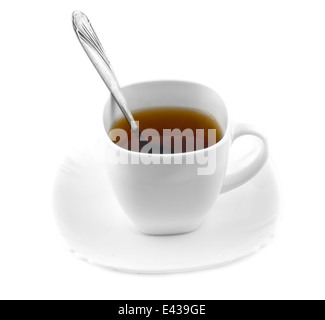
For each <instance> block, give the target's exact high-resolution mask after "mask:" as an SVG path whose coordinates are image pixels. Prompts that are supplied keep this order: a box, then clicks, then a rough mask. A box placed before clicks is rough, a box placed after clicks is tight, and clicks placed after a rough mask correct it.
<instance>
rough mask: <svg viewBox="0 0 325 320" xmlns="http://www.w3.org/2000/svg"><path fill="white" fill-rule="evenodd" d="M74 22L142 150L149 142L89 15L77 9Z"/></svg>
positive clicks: (78, 34)
mask: <svg viewBox="0 0 325 320" xmlns="http://www.w3.org/2000/svg"><path fill="white" fill-rule="evenodd" d="M72 22H73V28H74V30H75V32H76V35H77V37H78V39H79V41H80V43H81V46H82V47H83V48H84V50H85V52H86V53H87V55H88V57H89V59H90V61H91V62H92V63H93V65H94V67H95V68H96V70H97V71H98V73H99V75H100V76H101V77H102V79H103V81H104V82H105V84H106V86H107V88H108V89H109V90H110V92H111V93H112V95H113V97H114V99H115V101H116V103H117V105H118V106H119V108H120V109H121V111H122V113H123V115H124V116H125V118H126V119H127V121H128V123H129V124H130V126H131V129H132V131H133V132H134V133H135V134H136V135H137V137H138V138H139V142H140V150H141V149H142V148H143V147H144V146H145V145H146V144H147V143H148V142H147V141H143V139H141V132H140V130H139V127H138V125H137V123H136V122H135V120H134V118H133V115H132V113H131V111H130V110H129V108H128V106H127V102H126V99H125V97H124V95H123V93H122V91H121V87H120V85H119V83H118V81H117V78H116V76H115V74H114V71H113V69H112V66H111V64H110V62H109V60H108V58H107V56H106V53H105V51H104V48H103V46H102V44H101V43H100V41H99V39H98V36H97V34H96V32H95V30H94V29H93V27H92V25H91V23H90V21H89V19H88V18H87V16H86V15H85V14H84V13H82V12H80V11H75V12H74V13H73V14H72ZM159 149H160V153H173V152H172V151H171V149H169V148H166V147H164V146H163V145H160V146H159ZM151 153H152V151H151Z"/></svg>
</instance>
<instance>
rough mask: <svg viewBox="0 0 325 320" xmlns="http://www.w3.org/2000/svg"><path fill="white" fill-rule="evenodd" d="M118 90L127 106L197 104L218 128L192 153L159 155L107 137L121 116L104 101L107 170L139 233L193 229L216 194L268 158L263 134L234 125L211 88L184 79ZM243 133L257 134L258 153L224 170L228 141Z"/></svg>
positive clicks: (247, 177) (113, 105)
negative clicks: (218, 136)
mask: <svg viewBox="0 0 325 320" xmlns="http://www.w3.org/2000/svg"><path fill="white" fill-rule="evenodd" d="M122 90H123V93H124V94H125V97H126V100H127V101H128V106H129V108H130V110H131V111H137V110H145V109H147V108H151V109H152V108H159V107H180V108H184V109H196V110H199V111H203V112H207V113H210V114H212V115H213V116H214V117H215V118H216V119H217V121H218V123H219V124H220V126H221V128H222V131H223V138H222V140H221V141H219V142H218V143H217V144H215V145H213V146H212V147H209V148H207V149H204V150H199V151H195V152H189V153H183V154H173V155H166V154H162V155H159V154H140V153H136V152H133V151H128V150H125V149H122V148H120V147H119V146H118V145H116V144H115V143H113V142H112V140H111V139H110V138H109V137H108V133H109V132H110V130H111V128H112V125H113V124H114V122H115V121H116V120H118V119H119V118H121V117H122V113H121V111H120V110H119V108H118V106H117V105H116V103H115V101H114V100H113V98H110V99H109V100H108V102H107V103H106V106H105V110H104V128H105V135H106V137H107V143H106V150H105V163H106V169H107V173H108V176H109V180H110V182H111V185H112V188H113V190H114V192H115V195H116V197H117V199H118V201H119V203H120V205H121V207H122V209H123V210H124V212H125V213H126V215H127V216H128V217H129V219H130V220H131V221H132V223H133V224H134V226H135V227H136V229H137V230H139V231H140V232H142V233H145V234H150V235H173V234H182V233H188V232H191V231H194V230H195V229H197V228H198V227H199V226H200V225H201V223H202V221H203V220H204V218H205V217H206V215H207V214H208V213H209V210H210V209H211V207H212V206H213V204H214V203H215V201H216V200H217V198H218V195H219V194H220V193H224V192H228V191H230V190H232V189H234V188H237V187H239V186H240V185H242V184H244V183H246V182H247V181H249V180H250V179H251V178H253V177H254V176H255V175H256V174H257V173H258V172H259V171H260V170H261V168H262V167H263V166H264V164H265V162H266V160H267V157H268V148H267V142H266V140H265V138H264V137H263V136H262V135H261V134H260V133H259V132H257V131H256V130H254V129H253V128H252V127H251V126H247V125H243V124H236V125H233V124H232V122H231V119H230V118H229V115H228V112H227V109H226V106H225V104H224V103H223V101H222V100H221V98H220V97H219V95H218V94H217V93H216V92H215V91H213V90H212V89H210V88H208V87H205V86H203V85H200V84H196V83H190V82H183V81H153V82H145V83H137V84H133V85H129V86H127V87H124V88H123V89H122ZM244 135H253V136H256V137H257V138H258V139H259V140H258V142H260V144H261V148H260V152H259V154H258V155H257V157H256V158H255V159H254V160H253V161H252V162H251V163H250V164H249V165H247V166H246V167H244V168H243V169H241V170H239V171H238V172H235V173H232V174H226V171H227V164H228V156H229V151H230V148H231V144H232V142H233V141H234V140H236V139H237V138H238V137H241V136H244ZM113 158H114V160H112V159H113ZM116 159H119V160H118V161H117V160H116ZM121 159H122V160H121ZM121 161H122V162H123V163H121ZM134 162H135V163H134Z"/></svg>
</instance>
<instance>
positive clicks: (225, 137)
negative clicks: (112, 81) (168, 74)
mask: <svg viewBox="0 0 325 320" xmlns="http://www.w3.org/2000/svg"><path fill="white" fill-rule="evenodd" d="M149 83H155V84H157V85H159V84H165V83H169V84H173V83H174V84H180V83H183V84H190V85H195V86H200V87H203V88H206V89H209V90H212V91H213V92H214V93H215V94H216V95H217V96H218V97H219V99H220V101H221V102H222V104H223V106H224V108H225V111H226V113H227V127H226V130H225V132H224V133H223V136H222V138H221V140H220V141H218V142H217V143H216V144H214V145H213V146H210V147H208V148H204V149H201V150H196V151H190V152H182V153H173V154H168V153H167V154H156V153H154V154H149V153H141V152H138V151H133V150H126V149H124V148H122V147H120V146H118V145H117V144H115V143H114V142H113V141H112V140H111V139H110V138H109V136H108V133H107V132H106V130H105V126H104V125H103V129H104V133H105V136H106V138H107V140H108V143H109V144H110V145H111V147H113V148H114V149H115V150H116V151H120V152H124V153H127V154H128V155H138V156H141V157H146V156H148V157H150V158H167V157H169V158H176V157H187V156H193V155H198V154H202V153H204V152H210V151H212V150H213V149H217V148H219V147H221V146H222V145H223V144H225V143H226V141H227V139H228V136H229V135H230V130H231V129H230V128H231V125H230V122H231V119H230V117H229V111H228V109H227V107H226V104H225V103H224V101H223V99H222V98H221V97H220V95H219V94H218V93H217V92H216V91H215V90H214V89H212V88H210V87H208V86H206V85H203V84H201V83H198V82H192V81H183V80H152V81H141V82H135V83H131V84H128V85H126V86H123V87H122V88H121V89H124V88H129V87H135V86H138V85H146V84H149ZM111 99H113V98H112V96H111V97H110V98H109V99H108V100H107V101H106V103H105V106H104V112H105V109H106V106H107V104H108V102H109V101H110V100H111ZM103 124H104V123H103Z"/></svg>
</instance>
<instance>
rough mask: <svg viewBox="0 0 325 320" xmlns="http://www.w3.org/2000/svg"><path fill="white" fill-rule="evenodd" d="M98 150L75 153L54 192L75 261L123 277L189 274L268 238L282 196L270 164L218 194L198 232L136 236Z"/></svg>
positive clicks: (250, 250) (252, 249)
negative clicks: (114, 272)
mask: <svg viewBox="0 0 325 320" xmlns="http://www.w3.org/2000/svg"><path fill="white" fill-rule="evenodd" d="M102 143H103V141H102V140H97V141H96V142H93V143H91V144H90V145H88V146H87V147H82V148H79V149H76V150H74V151H73V152H72V153H71V154H70V155H69V156H68V157H67V158H66V160H65V162H64V164H63V165H62V166H61V167H60V169H59V172H58V176H57V179H56V182H55V186H54V208H55V214H56V218H57V221H58V224H59V227H60V230H61V233H62V235H63V237H64V239H65V240H66V242H67V244H68V246H69V248H70V249H71V250H72V251H73V252H74V253H75V254H76V255H77V257H79V258H81V259H84V260H86V261H89V262H90V263H94V264H96V265H100V266H104V267H108V268H111V269H114V270H118V271H123V272H132V273H174V272H186V271H195V270H202V269H208V268H214V267H218V266H221V265H225V264H229V263H231V262H234V261H236V260H238V259H241V258H243V257H246V256H248V255H250V254H252V253H256V252H258V251H259V250H260V249H261V248H263V247H264V246H266V245H267V244H268V243H269V241H270V240H271V239H272V237H273V235H274V230H275V225H276V220H277V216H278V211H279V191H278V183H277V179H276V176H275V173H274V169H273V167H272V164H271V163H270V161H269V162H268V163H267V165H266V166H265V167H264V168H263V169H262V171H261V172H260V173H259V174H258V175H257V176H256V177H255V178H254V179H252V180H251V181H250V182H248V183H246V184H245V185H243V186H242V187H239V188H238V189H236V190H234V191H232V192H230V193H227V194H224V195H221V196H220V197H219V199H218V201H217V202H216V204H215V206H214V208H213V209H212V211H211V213H210V215H209V216H208V218H207V219H206V220H205V222H204V223H203V225H202V226H201V227H200V228H199V229H198V230H197V231H195V232H193V233H190V234H186V235H180V236H167V237H166V236H165V237H155V236H147V235H143V234H140V233H138V232H137V231H135V230H134V229H133V226H132V225H131V224H130V222H129V220H128V218H127V217H126V216H125V214H124V213H123V212H122V210H121V208H120V206H119V204H118V203H117V201H116V199H115V197H114V195H113V193H112V191H111V187H110V185H109V181H108V179H107V177H106V173H105V171H104V167H103V160H102V153H101V150H102ZM241 144H242V143H241ZM235 149H236V148H235ZM255 151H256V150H254V148H253V149H252V150H251V153H250V155H251V156H252V155H253V154H254V152H255ZM231 158H232V159H234V158H236V157H235V155H234V153H233V154H232V157H231ZM247 158H248V157H247ZM241 160H243V159H241ZM238 163H239V162H238ZM241 163H242V161H241ZM235 164H236V162H233V164H232V165H231V166H232V169H234V167H235ZM230 170H231V168H230Z"/></svg>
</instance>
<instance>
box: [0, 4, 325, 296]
mask: <svg viewBox="0 0 325 320" xmlns="http://www.w3.org/2000/svg"><path fill="white" fill-rule="evenodd" d="M76 9H79V10H82V11H84V12H85V13H87V15H88V16H89V17H90V18H91V20H92V22H93V25H94V27H95V29H96V30H97V32H98V34H99V36H100V38H101V39H102V42H103V45H104V47H105V48H106V51H107V53H108V56H109V58H110V60H111V62H112V64H113V66H114V68H115V71H116V73H117V75H118V77H119V79H120V82H121V84H122V85H126V84H129V83H132V82H138V81H144V80H157V79H179V80H190V81H195V82H200V83H203V84H206V85H208V86H210V87H212V88H214V89H215V90H216V91H218V92H219V94H220V95H221V96H222V97H223V99H224V101H225V102H226V104H227V105H228V107H229V109H230V110H231V111H232V113H233V114H235V115H236V118H237V119H238V120H240V121H243V122H248V123H252V124H255V125H256V124H257V125H259V126H260V127H261V128H262V129H263V130H264V131H265V132H266V133H267V135H268V137H269V141H270V147H271V153H272V157H273V160H274V162H275V164H276V166H277V169H278V173H279V176H280V179H281V181H282V189H283V195H284V206H283V211H282V218H281V221H280V223H279V227H278V232H277V233H278V234H277V237H276V239H275V240H274V242H273V244H272V245H271V246H269V247H268V248H266V249H265V250H263V251H262V252H261V253H259V254H258V255H256V256H253V257H251V258H249V259H245V260H244V261H241V262H240V263H236V264H234V265H232V266H230V267H224V268H221V269H217V270H210V271H204V272H197V273H189V274H180V275H171V276H170V275H168V276H139V275H137V276H135V275H127V274H120V273H117V272H111V271H106V270H104V269H100V268H96V267H94V266H91V265H88V264H86V263H84V262H81V261H78V260H77V259H75V258H74V257H73V256H72V255H71V254H70V253H69V252H68V251H66V250H65V246H64V243H63V241H62V240H61V238H60V236H59V234H58V230H57V227H56V225H55V221H54V218H53V213H52V184H53V180H54V177H55V174H56V169H57V166H58V165H59V164H60V162H61V161H62V159H63V157H64V155H65V153H66V152H67V150H69V148H70V147H71V146H73V144H74V143H75V141H77V140H80V139H87V138H89V137H90V136H92V135H94V133H95V131H96V130H97V128H99V126H100V125H101V112H102V107H103V104H104V102H105V100H106V98H107V95H108V93H107V91H106V88H105V86H104V85H103V83H102V82H101V80H100V78H99V77H98V75H97V73H96V72H95V70H93V67H92V65H91V64H90V62H89V61H88V60H87V58H86V56H85V54H84V52H83V51H82V49H81V47H80V45H79V43H78V42H77V40H76V38H75V35H74V32H73V30H72V26H71V13H72V11H74V10H76ZM0 12H1V19H0V30H1V42H0V49H1V50H0V57H1V59H0V84H1V86H0V88H1V89H0V90H1V91H0V136H1V158H0V159H1V160H0V161H1V166H0V191H1V199H0V246H1V248H0V298H2V299H20V298H22V299H135V298H137V299H324V298H325V289H324V288H325V250H324V249H325V210H324V178H325V176H324V167H325V157H324V138H325V137H324V125H325V117H324V110H325V90H324V89H325V40H324V39H325V19H324V17H325V3H324V1H323V0H319V1H317V0H305V1H300V0H273V1H266V0H246V1H242V0H224V1H219V0H211V1H205V0H200V1H189V0H185V1H181V0H163V1H160V0H155V1H152V0H147V1H144V0H136V1H134V0H130V1H126V0H115V1H107V0H106V1H94V0H92V1H90V0H88V1H82V0H78V1H76V0H69V1H52V2H50V1H41V0H39V1H37V0H29V1H22V0H21V1H19V0H12V1H2V2H1V4H0ZM95 128H96V129H95Z"/></svg>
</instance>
